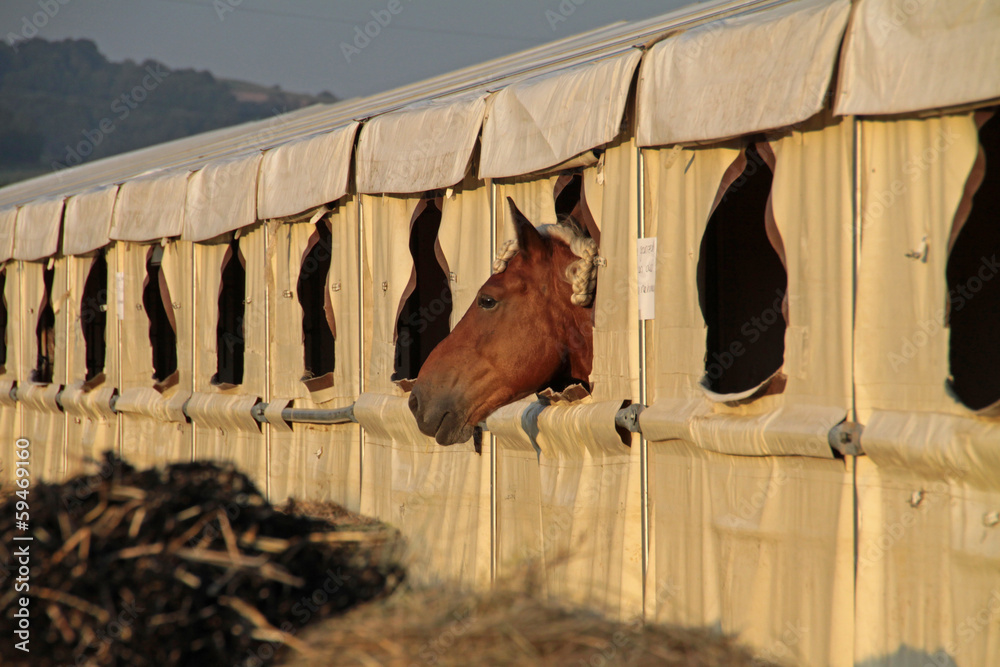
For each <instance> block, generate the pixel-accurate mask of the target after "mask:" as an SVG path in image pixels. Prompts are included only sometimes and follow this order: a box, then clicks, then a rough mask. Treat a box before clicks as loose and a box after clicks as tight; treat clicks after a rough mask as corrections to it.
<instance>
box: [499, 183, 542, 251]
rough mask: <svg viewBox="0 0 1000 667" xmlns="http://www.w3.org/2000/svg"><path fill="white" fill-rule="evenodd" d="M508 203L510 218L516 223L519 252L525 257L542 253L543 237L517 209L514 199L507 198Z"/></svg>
mask: <svg viewBox="0 0 1000 667" xmlns="http://www.w3.org/2000/svg"><path fill="white" fill-rule="evenodd" d="M507 203H508V204H510V217H511V219H512V220H513V221H514V229H515V231H516V232H517V248H518V251H519V252H520V253H522V254H523V255H525V256H528V255H531V254H532V253H533V252H542V251H543V250H544V249H545V242H544V241H543V240H542V235H541V234H539V233H538V230H537V229H536V228H535V226H534V225H533V224H531V221H530V220H528V219H527V218H526V217H524V213H521V211H520V209H518V208H517V204H515V203H514V200H513V199H511V198H510V197H507Z"/></svg>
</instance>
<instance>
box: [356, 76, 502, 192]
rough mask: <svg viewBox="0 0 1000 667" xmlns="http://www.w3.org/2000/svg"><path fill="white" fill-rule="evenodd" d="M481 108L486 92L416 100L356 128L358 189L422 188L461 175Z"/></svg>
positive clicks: (456, 179)
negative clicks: (358, 131) (358, 137)
mask: <svg viewBox="0 0 1000 667" xmlns="http://www.w3.org/2000/svg"><path fill="white" fill-rule="evenodd" d="M485 110H486V93H485V92H477V93H474V94H472V95H462V96H459V97H452V98H443V99H436V100H431V101H430V102H422V103H419V104H415V105H412V106H409V107H406V108H404V109H402V110H400V111H395V112H393V113H388V114H385V115H383V116H378V117H376V118H373V119H371V120H370V121H368V122H367V123H365V125H364V127H362V128H361V138H360V139H359V140H358V152H357V157H356V162H357V173H358V176H357V178H358V192H364V193H372V194H374V193H397V194H406V193H412V192H424V191H426V190H434V189H436V188H446V187H450V186H452V185H455V184H456V183H458V182H459V181H461V180H462V178H464V177H465V172H466V171H467V170H468V167H469V158H470V157H471V155H472V149H473V147H474V146H475V145H476V137H478V136H479V128H480V126H481V125H482V123H483V113H484V112H485Z"/></svg>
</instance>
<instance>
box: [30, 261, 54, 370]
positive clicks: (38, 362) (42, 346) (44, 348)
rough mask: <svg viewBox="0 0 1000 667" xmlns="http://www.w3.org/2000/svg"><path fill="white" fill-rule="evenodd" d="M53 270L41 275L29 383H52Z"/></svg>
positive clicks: (47, 270) (46, 270)
mask: <svg viewBox="0 0 1000 667" xmlns="http://www.w3.org/2000/svg"><path fill="white" fill-rule="evenodd" d="M54 276H55V270H54V269H48V268H47V269H45V271H44V272H43V273H42V281H43V283H44V287H45V288H44V290H43V293H42V303H41V305H40V307H39V310H38V324H37V325H36V326H35V339H36V341H37V343H38V353H37V356H36V359H35V368H34V370H32V371H31V381H32V382H41V383H46V384H47V383H49V382H52V363H53V362H54V361H55V358H56V314H55V311H53V310H52V279H53V278H54Z"/></svg>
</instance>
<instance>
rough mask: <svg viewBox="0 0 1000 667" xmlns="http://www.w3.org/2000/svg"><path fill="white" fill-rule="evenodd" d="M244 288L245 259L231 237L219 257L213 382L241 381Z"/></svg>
mask: <svg viewBox="0 0 1000 667" xmlns="http://www.w3.org/2000/svg"><path fill="white" fill-rule="evenodd" d="M246 291H247V272H246V259H245V258H244V257H243V253H241V252H240V242H239V240H237V239H234V240H233V241H232V242H231V243H230V244H229V249H228V250H227V251H226V256H225V258H223V260H222V285H221V288H220V290H219V321H218V324H217V325H216V328H215V345H216V348H215V349H216V371H215V375H213V376H212V380H211V382H212V384H213V385H214V386H226V385H233V386H235V385H239V384H243V364H244V355H245V352H246V337H245V336H244V333H243V318H244V316H245V314H246Z"/></svg>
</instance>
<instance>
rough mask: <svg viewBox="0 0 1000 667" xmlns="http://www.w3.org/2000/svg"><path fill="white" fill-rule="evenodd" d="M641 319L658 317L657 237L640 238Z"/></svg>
mask: <svg viewBox="0 0 1000 667" xmlns="http://www.w3.org/2000/svg"><path fill="white" fill-rule="evenodd" d="M638 251H639V319H640V320H651V319H653V318H654V317H656V238H655V237H654V238H649V239H639V242H638Z"/></svg>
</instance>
